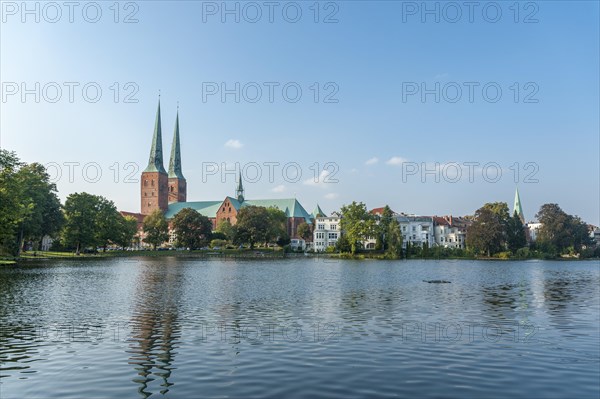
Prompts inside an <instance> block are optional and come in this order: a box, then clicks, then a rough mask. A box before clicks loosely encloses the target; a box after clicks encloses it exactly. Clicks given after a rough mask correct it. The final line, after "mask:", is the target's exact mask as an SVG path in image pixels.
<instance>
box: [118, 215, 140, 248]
mask: <svg viewBox="0 0 600 399" xmlns="http://www.w3.org/2000/svg"><path fill="white" fill-rule="evenodd" d="M119 216H120V215H119ZM118 220H119V222H118V236H117V238H116V240H115V243H116V244H117V245H118V246H120V247H122V248H123V249H125V248H127V247H129V246H130V245H131V243H132V242H133V239H134V237H135V235H136V234H137V231H138V223H137V219H136V218H134V217H133V216H125V217H123V216H121V218H120V219H118Z"/></svg>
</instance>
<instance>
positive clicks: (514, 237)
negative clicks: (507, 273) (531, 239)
mask: <svg viewBox="0 0 600 399" xmlns="http://www.w3.org/2000/svg"><path fill="white" fill-rule="evenodd" d="M506 244H507V246H508V250H509V251H511V252H512V253H513V254H514V253H515V252H517V250H518V249H520V248H523V247H525V246H526V245H527V237H526V236H525V226H523V222H521V218H520V217H519V215H518V214H517V212H516V211H515V212H514V213H513V215H512V217H511V218H510V219H508V223H507V226H506Z"/></svg>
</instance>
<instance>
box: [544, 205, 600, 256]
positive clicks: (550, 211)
mask: <svg viewBox="0 0 600 399" xmlns="http://www.w3.org/2000/svg"><path fill="white" fill-rule="evenodd" d="M536 217H537V219H538V221H539V222H540V223H541V224H542V227H541V228H540V231H539V232H538V235H537V243H538V245H539V246H541V247H542V248H545V249H546V250H547V251H551V252H555V253H563V252H565V250H567V249H568V248H569V247H573V248H574V250H576V251H581V249H582V247H583V246H584V245H585V246H587V245H590V244H591V239H590V237H589V233H588V226H587V224H585V223H584V222H583V221H582V220H581V219H580V218H579V217H578V216H573V215H569V214H567V213H566V212H565V211H563V210H562V209H561V208H560V206H558V204H544V205H542V206H541V208H540V211H539V212H538V213H537V214H536Z"/></svg>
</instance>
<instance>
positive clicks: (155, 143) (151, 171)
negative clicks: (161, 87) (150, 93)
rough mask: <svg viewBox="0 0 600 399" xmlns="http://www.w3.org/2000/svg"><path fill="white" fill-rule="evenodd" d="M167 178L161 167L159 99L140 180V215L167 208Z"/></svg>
mask: <svg viewBox="0 0 600 399" xmlns="http://www.w3.org/2000/svg"><path fill="white" fill-rule="evenodd" d="M168 180H169V179H168V176H167V172H166V171H165V168H164V166H163V150H162V131H161V122H160V98H159V100H158V110H157V111H156V121H155V122H154V135H153V136H152V147H151V148H150V158H149V159H148V166H147V167H146V169H144V171H143V172H142V180H141V190H140V196H141V205H142V206H141V213H142V214H143V215H149V214H151V213H152V212H153V211H154V210H156V209H160V210H161V211H163V212H164V211H166V210H167V207H168V192H167V190H168Z"/></svg>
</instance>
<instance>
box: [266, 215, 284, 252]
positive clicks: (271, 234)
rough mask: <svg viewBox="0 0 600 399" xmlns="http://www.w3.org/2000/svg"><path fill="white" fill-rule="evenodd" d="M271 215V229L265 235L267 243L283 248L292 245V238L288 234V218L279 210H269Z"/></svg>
mask: <svg viewBox="0 0 600 399" xmlns="http://www.w3.org/2000/svg"><path fill="white" fill-rule="evenodd" d="M267 214H268V215H269V216H268V217H269V228H268V230H267V232H266V234H265V243H267V242H275V243H277V245H279V246H281V247H283V246H285V245H287V244H289V243H290V236H289V234H288V233H287V216H286V215H285V213H284V212H283V211H281V210H279V209H278V208H275V207H269V208H267Z"/></svg>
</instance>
